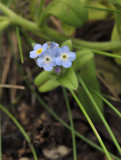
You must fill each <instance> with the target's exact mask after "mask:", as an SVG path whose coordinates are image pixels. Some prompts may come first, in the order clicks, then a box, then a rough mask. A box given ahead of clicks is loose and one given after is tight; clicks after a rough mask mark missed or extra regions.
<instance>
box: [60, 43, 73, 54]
mask: <svg viewBox="0 0 121 160" xmlns="http://www.w3.org/2000/svg"><path fill="white" fill-rule="evenodd" d="M63 46H68V47H69V49H70V51H72V41H71V40H67V41H65V42H63V43H62V45H61V47H63Z"/></svg>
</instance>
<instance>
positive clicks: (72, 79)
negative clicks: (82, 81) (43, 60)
mask: <svg viewBox="0 0 121 160" xmlns="http://www.w3.org/2000/svg"><path fill="white" fill-rule="evenodd" d="M57 81H58V82H59V83H60V84H61V85H62V86H63V87H66V88H68V89H72V90H77V88H78V80H77V77H76V75H75V72H74V70H73V68H72V67H71V68H69V69H68V70H67V71H66V72H65V74H64V75H63V76H62V77H60V78H58V79H57Z"/></svg>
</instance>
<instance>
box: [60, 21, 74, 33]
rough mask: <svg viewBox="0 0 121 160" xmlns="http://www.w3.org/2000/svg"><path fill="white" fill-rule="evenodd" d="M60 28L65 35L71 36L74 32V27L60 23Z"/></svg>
mask: <svg viewBox="0 0 121 160" xmlns="http://www.w3.org/2000/svg"><path fill="white" fill-rule="evenodd" d="M62 29H63V32H64V34H65V35H66V36H73V35H74V33H75V30H76V29H75V27H73V26H70V25H68V24H65V23H62Z"/></svg>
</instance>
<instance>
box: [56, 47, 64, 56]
mask: <svg viewBox="0 0 121 160" xmlns="http://www.w3.org/2000/svg"><path fill="white" fill-rule="evenodd" d="M55 52H56V56H57V57H58V56H60V54H61V53H63V50H62V48H59V47H58V48H56V49H55Z"/></svg>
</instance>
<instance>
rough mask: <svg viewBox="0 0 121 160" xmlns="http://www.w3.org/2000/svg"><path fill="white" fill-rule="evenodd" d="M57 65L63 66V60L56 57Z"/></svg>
mask: <svg viewBox="0 0 121 160" xmlns="http://www.w3.org/2000/svg"><path fill="white" fill-rule="evenodd" d="M55 63H56V64H57V65H59V66H61V64H62V60H61V59H60V57H55Z"/></svg>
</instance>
